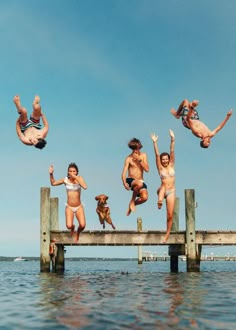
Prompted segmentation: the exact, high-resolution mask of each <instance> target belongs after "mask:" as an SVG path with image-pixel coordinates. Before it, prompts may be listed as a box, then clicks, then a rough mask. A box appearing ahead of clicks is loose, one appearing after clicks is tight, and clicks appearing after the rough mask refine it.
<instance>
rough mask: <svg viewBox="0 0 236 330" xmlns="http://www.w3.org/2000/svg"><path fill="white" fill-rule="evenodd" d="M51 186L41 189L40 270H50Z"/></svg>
mask: <svg viewBox="0 0 236 330" xmlns="http://www.w3.org/2000/svg"><path fill="white" fill-rule="evenodd" d="M49 245H50V188H41V191H40V271H41V272H50V256H49Z"/></svg>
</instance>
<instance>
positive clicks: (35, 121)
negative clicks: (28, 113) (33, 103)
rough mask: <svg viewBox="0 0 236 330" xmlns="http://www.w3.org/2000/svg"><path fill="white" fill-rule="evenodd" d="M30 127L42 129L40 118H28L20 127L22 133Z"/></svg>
mask: <svg viewBox="0 0 236 330" xmlns="http://www.w3.org/2000/svg"><path fill="white" fill-rule="evenodd" d="M29 127H35V128H37V129H41V124H40V119H34V118H33V117H30V119H27V121H26V122H24V123H20V129H21V132H22V133H23V132H24V131H26V130H27V129H28V128H29Z"/></svg>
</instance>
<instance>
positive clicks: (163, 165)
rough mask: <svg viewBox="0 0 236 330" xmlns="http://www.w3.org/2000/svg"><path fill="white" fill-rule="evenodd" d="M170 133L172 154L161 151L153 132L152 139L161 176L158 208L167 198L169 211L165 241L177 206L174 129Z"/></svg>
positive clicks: (167, 209) (167, 210)
mask: <svg viewBox="0 0 236 330" xmlns="http://www.w3.org/2000/svg"><path fill="white" fill-rule="evenodd" d="M169 133H170V138H171V140H170V154H168V153H167V152H163V153H161V154H160V153H159V150H158V146H157V140H158V136H156V134H154V133H153V134H151V139H152V141H153V147H154V152H155V155H156V166H157V170H158V173H159V175H160V178H161V186H160V187H159V188H158V190H157V195H158V202H157V205H158V208H159V209H160V208H161V207H162V204H163V200H164V198H165V200H166V212H167V230H166V236H165V239H164V242H163V243H166V241H167V240H168V237H169V235H170V231H171V227H172V223H173V216H174V208H175V169H174V165H175V153H174V144H175V135H174V133H173V131H172V130H169Z"/></svg>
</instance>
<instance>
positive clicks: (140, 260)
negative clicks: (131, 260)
mask: <svg viewBox="0 0 236 330" xmlns="http://www.w3.org/2000/svg"><path fill="white" fill-rule="evenodd" d="M142 230H143V224H142V218H138V219H137V231H142ZM142 263H143V251H142V246H140V245H139V246H138V264H142Z"/></svg>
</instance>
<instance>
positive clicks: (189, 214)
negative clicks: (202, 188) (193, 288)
mask: <svg viewBox="0 0 236 330" xmlns="http://www.w3.org/2000/svg"><path fill="white" fill-rule="evenodd" d="M185 215H186V245H187V271H188V272H199V271H200V258H201V247H198V246H197V244H196V237H195V191H194V189H185Z"/></svg>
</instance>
